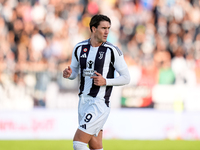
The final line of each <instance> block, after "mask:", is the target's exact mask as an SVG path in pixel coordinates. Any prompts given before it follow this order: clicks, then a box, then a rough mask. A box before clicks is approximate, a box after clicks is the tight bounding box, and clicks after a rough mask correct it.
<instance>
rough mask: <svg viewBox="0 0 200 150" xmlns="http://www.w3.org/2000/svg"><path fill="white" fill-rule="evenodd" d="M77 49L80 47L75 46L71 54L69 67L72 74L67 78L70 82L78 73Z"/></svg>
mask: <svg viewBox="0 0 200 150" xmlns="http://www.w3.org/2000/svg"><path fill="white" fill-rule="evenodd" d="M79 47H80V46H75V47H74V49H73V53H72V59H71V65H70V67H71V68H72V74H71V75H70V77H69V79H71V80H73V79H75V78H76V77H77V75H78V73H79V57H78V56H79V55H78V52H79Z"/></svg>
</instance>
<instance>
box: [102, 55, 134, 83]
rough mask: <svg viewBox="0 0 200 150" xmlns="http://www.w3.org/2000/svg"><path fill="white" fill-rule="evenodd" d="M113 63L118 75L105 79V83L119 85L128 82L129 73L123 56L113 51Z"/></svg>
mask: <svg viewBox="0 0 200 150" xmlns="http://www.w3.org/2000/svg"><path fill="white" fill-rule="evenodd" d="M113 65H114V68H115V69H116V71H117V72H118V73H119V76H118V77H116V78H113V79H106V85H107V86H120V85H126V84H129V82H130V74H129V70H128V66H127V64H126V62H125V60H124V56H123V55H119V54H118V53H115V62H114V64H113Z"/></svg>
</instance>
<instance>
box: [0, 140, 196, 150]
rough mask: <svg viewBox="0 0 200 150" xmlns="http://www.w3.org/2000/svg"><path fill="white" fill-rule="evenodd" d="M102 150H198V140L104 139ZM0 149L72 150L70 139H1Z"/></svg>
mask: <svg viewBox="0 0 200 150" xmlns="http://www.w3.org/2000/svg"><path fill="white" fill-rule="evenodd" d="M103 146H104V150H200V141H183V140H178V141H170V140H161V141H140V140H104V141H103ZM0 150H73V148H72V141H71V140H17V141H15V140H11V141H8V140H2V141H0Z"/></svg>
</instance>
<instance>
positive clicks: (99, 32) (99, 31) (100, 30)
mask: <svg viewBox="0 0 200 150" xmlns="http://www.w3.org/2000/svg"><path fill="white" fill-rule="evenodd" d="M109 29H110V23H109V22H108V21H101V22H100V23H99V26H98V27H97V28H95V30H94V37H95V39H96V40H97V42H99V43H103V42H106V40H107V37H108V34H109Z"/></svg>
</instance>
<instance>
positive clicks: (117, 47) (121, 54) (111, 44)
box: [105, 41, 123, 56]
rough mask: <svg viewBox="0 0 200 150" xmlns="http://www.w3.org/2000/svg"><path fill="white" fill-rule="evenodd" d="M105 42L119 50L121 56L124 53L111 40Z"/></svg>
mask: <svg viewBox="0 0 200 150" xmlns="http://www.w3.org/2000/svg"><path fill="white" fill-rule="evenodd" d="M105 44H108V45H110V46H113V47H114V48H115V49H116V50H117V52H118V54H119V56H121V55H123V53H122V51H121V50H120V49H119V48H118V47H117V46H114V45H113V44H112V43H110V42H108V41H107V42H106V43H105Z"/></svg>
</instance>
